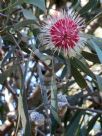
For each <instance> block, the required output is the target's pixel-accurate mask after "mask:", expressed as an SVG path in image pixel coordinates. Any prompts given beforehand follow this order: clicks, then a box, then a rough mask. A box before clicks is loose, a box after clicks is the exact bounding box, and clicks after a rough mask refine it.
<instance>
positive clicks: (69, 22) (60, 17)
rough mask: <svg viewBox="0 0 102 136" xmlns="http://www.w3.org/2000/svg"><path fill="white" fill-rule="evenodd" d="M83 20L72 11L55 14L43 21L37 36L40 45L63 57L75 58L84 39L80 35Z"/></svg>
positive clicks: (83, 43) (81, 47) (82, 45)
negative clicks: (59, 53) (61, 53)
mask: <svg viewBox="0 0 102 136" xmlns="http://www.w3.org/2000/svg"><path fill="white" fill-rule="evenodd" d="M84 27H85V25H84V20H83V19H82V18H81V17H80V16H79V15H78V14H77V13H75V12H74V11H73V10H71V9H68V11H67V12H66V11H61V12H58V11H56V12H55V15H54V14H53V15H52V16H49V17H48V18H47V19H46V20H44V24H43V25H42V27H41V33H40V35H39V37H40V41H41V43H42V45H46V47H47V48H50V49H54V50H55V51H58V52H63V54H64V55H65V56H69V57H72V56H76V54H80V52H81V50H82V49H83V47H84V45H85V42H86V38H84V37H83V35H82V30H83V28H84Z"/></svg>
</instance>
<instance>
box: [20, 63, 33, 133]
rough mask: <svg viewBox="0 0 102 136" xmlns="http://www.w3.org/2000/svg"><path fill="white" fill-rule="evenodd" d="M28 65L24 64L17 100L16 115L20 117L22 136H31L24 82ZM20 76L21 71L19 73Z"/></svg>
mask: <svg viewBox="0 0 102 136" xmlns="http://www.w3.org/2000/svg"><path fill="white" fill-rule="evenodd" d="M28 63H29V61H27V62H26V63H25V71H24V74H23V78H22V86H21V91H20V95H19V98H18V113H19V116H20V117H21V122H22V126H23V128H24V136H29V135H31V126H30V122H29V115H28V105H27V94H26V90H25V80H26V75H27V68H28ZM21 75H22V71H21Z"/></svg>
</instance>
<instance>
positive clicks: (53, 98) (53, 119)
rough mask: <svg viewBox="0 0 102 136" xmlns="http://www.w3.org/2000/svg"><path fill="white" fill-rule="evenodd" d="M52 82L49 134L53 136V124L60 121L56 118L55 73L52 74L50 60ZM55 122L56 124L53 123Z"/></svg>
mask: <svg viewBox="0 0 102 136" xmlns="http://www.w3.org/2000/svg"><path fill="white" fill-rule="evenodd" d="M52 67H53V71H52V80H51V122H52V124H51V131H52V132H51V133H52V134H53V133H54V131H53V130H55V124H56V123H60V119H59V116H58V102H57V86H56V80H55V73H54V64H53V60H52ZM55 122H56V123H55Z"/></svg>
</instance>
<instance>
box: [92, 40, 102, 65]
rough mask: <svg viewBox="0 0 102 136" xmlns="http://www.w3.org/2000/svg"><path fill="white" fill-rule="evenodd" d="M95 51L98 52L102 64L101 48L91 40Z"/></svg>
mask: <svg viewBox="0 0 102 136" xmlns="http://www.w3.org/2000/svg"><path fill="white" fill-rule="evenodd" d="M90 42H91V44H92V46H93V48H94V50H95V51H96V53H97V55H98V58H99V60H100V62H101V64H102V50H101V49H100V48H99V46H98V45H96V43H95V42H94V41H93V40H90Z"/></svg>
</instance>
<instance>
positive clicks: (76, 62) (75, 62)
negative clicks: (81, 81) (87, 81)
mask: <svg viewBox="0 0 102 136" xmlns="http://www.w3.org/2000/svg"><path fill="white" fill-rule="evenodd" d="M71 61H72V64H73V65H74V66H75V67H77V68H79V69H80V70H81V71H83V72H84V73H86V74H87V75H89V76H90V77H92V79H95V78H96V77H95V75H94V74H93V73H92V71H91V70H90V69H89V68H88V67H87V65H85V64H83V63H82V62H81V61H80V60H78V59H77V58H72V60H71Z"/></svg>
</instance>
